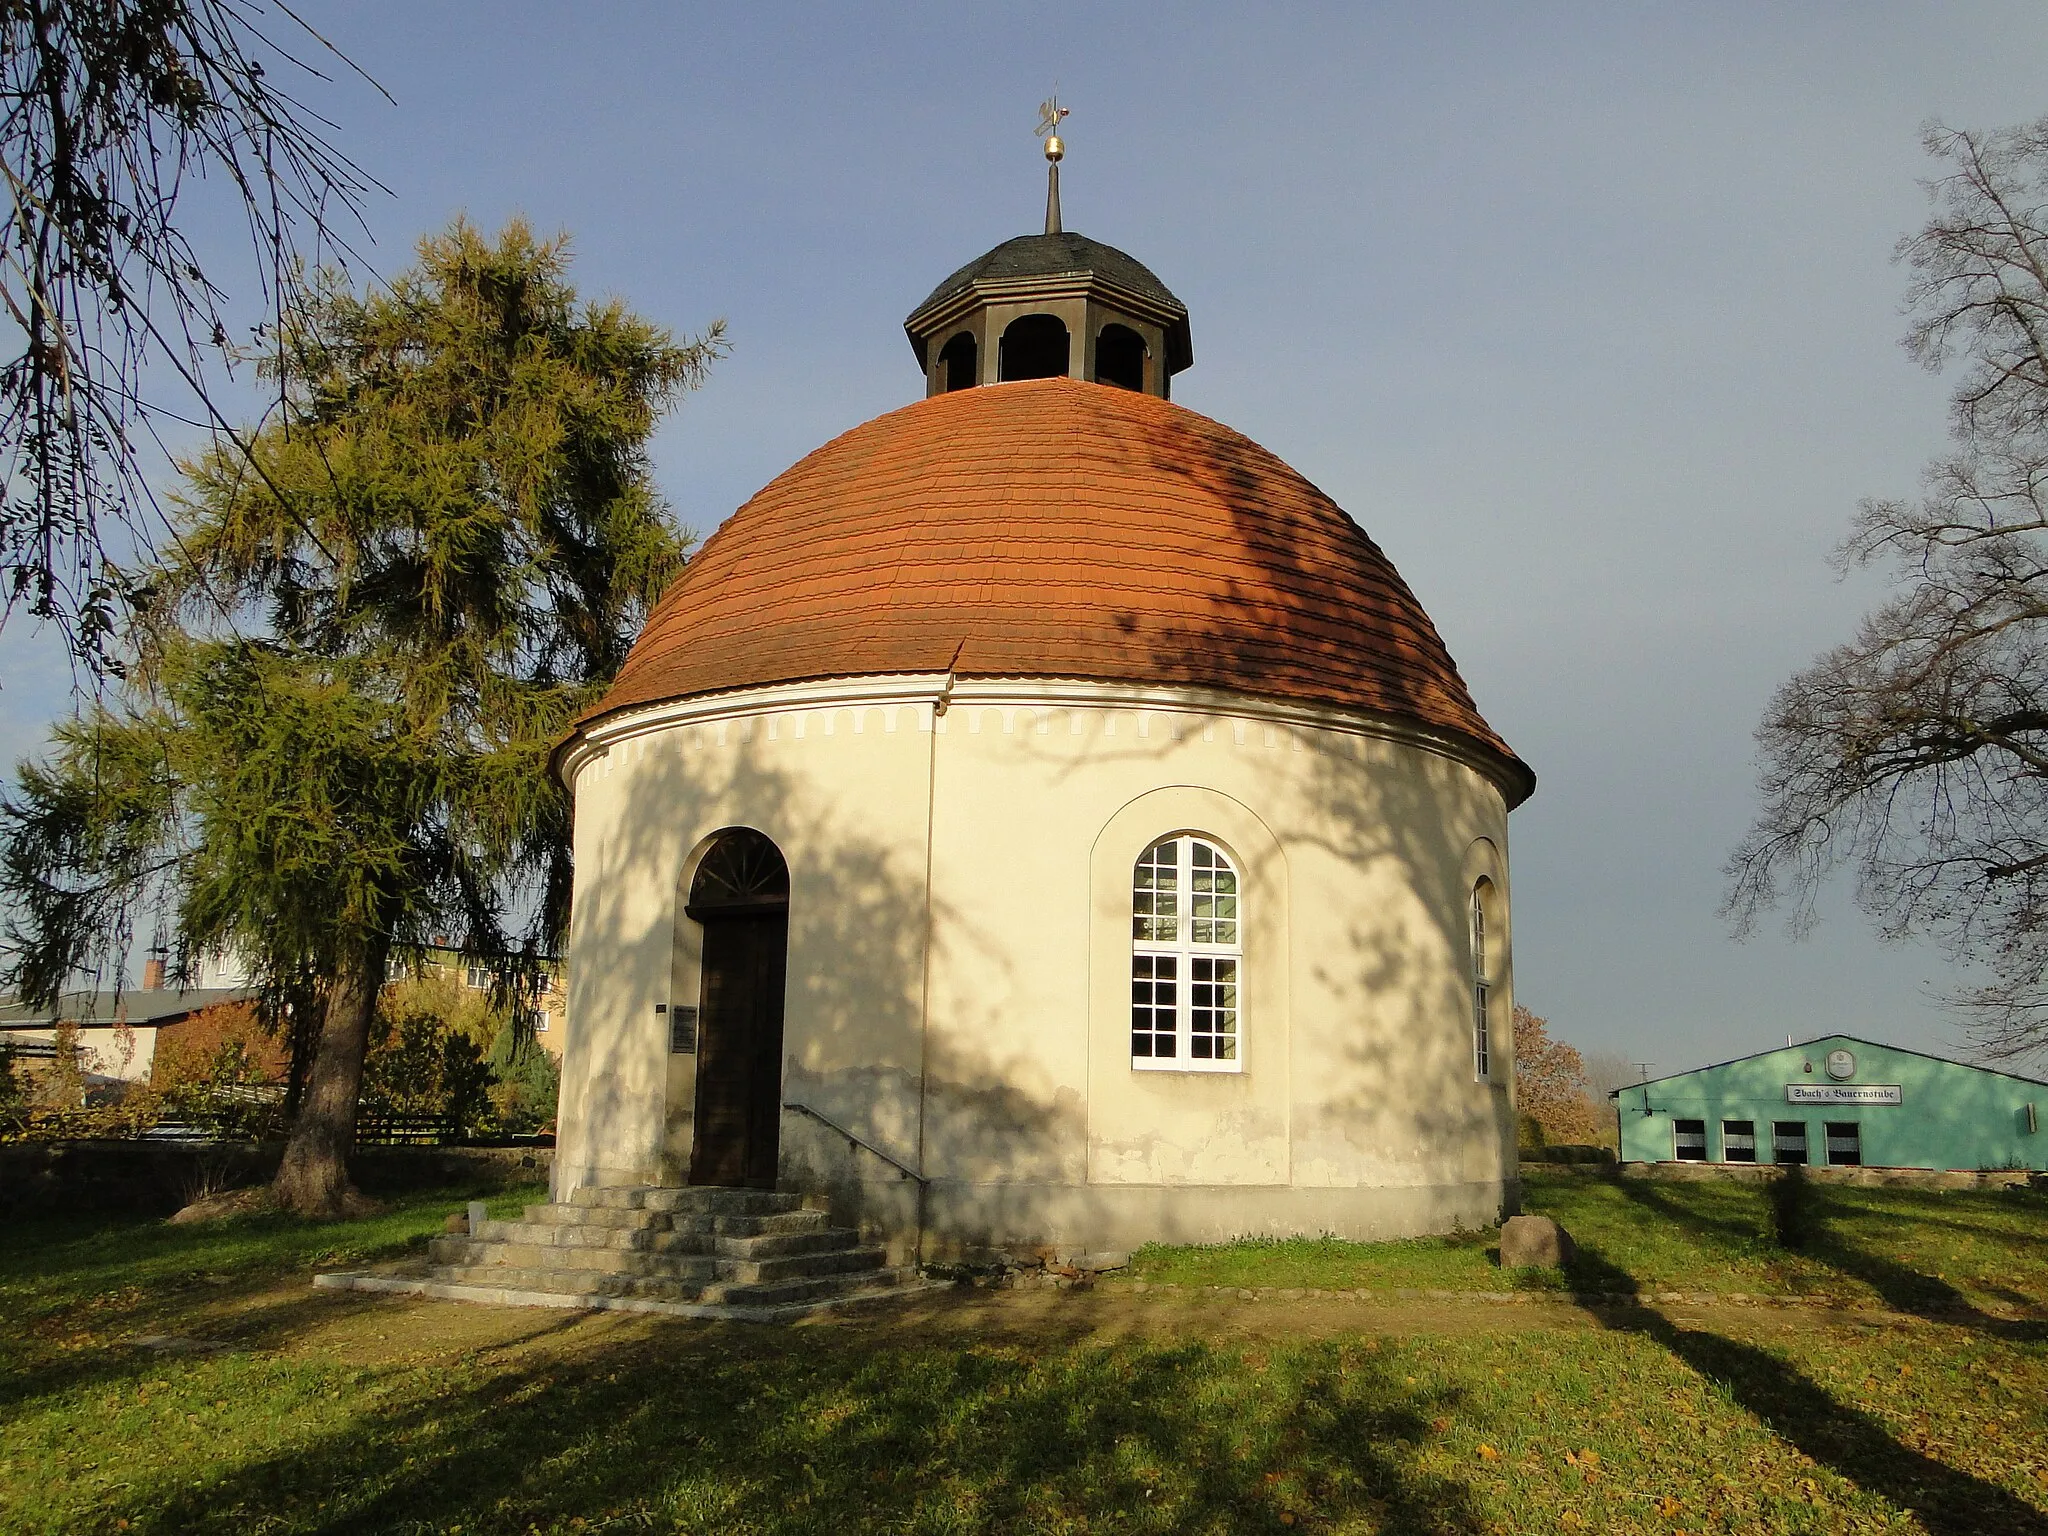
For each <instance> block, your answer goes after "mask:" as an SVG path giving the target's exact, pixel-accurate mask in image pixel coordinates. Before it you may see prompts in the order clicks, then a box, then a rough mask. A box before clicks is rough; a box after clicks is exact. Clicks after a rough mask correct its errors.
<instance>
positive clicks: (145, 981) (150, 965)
mask: <svg viewBox="0 0 2048 1536" xmlns="http://www.w3.org/2000/svg"><path fill="white" fill-rule="evenodd" d="M163 989H164V962H163V960H162V958H161V957H160V956H156V955H152V956H151V957H150V958H149V959H147V960H145V961H143V962H142V990H143V991H145V992H161V991H163Z"/></svg>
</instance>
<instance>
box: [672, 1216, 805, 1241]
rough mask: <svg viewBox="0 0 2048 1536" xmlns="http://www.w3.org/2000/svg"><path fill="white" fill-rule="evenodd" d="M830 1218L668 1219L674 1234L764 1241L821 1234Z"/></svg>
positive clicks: (738, 1217) (715, 1217) (709, 1217)
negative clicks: (773, 1237)
mask: <svg viewBox="0 0 2048 1536" xmlns="http://www.w3.org/2000/svg"><path fill="white" fill-rule="evenodd" d="M831 1220H832V1218H831V1217H830V1216H829V1215H827V1214H826V1213H825V1212H824V1211H781V1212H778V1213H776V1214H773V1215H769V1216H708V1215H690V1214H687V1213H682V1212H678V1213H677V1214H676V1215H674V1216H671V1217H669V1218H668V1221H669V1225H670V1227H671V1228H672V1229H673V1230H675V1231H677V1232H702V1233H707V1234H711V1233H715V1234H717V1235H718V1236H720V1237H767V1236H769V1235H770V1234H780V1233H786V1232H819V1231H823V1230H824V1229H825V1228H826V1227H827V1226H828V1225H829V1224H830V1223H831Z"/></svg>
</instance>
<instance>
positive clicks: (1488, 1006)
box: [1472, 880, 1493, 1082]
mask: <svg viewBox="0 0 2048 1536" xmlns="http://www.w3.org/2000/svg"><path fill="white" fill-rule="evenodd" d="M1492 899H1493V882H1492V881H1490V880H1481V881H1479V882H1478V883H1477V884H1475V885H1474V886H1473V887H1472V1075H1473V1076H1474V1077H1475V1078H1477V1079H1478V1080H1479V1081H1481V1082H1485V1081H1486V1080H1487V1079H1488V1078H1489V1077H1491V1076H1492V1075H1493V1040H1492V1033H1493V1016H1492V1014H1493V972H1492V970H1491V969H1490V964H1491V962H1490V959H1489V957H1488V954H1487V941H1488V937H1489V935H1488V933H1487V927H1488V919H1489V913H1488V911H1487V909H1488V907H1490V906H1491V905H1492Z"/></svg>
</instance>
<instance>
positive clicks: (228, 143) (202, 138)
mask: <svg viewBox="0 0 2048 1536" xmlns="http://www.w3.org/2000/svg"><path fill="white" fill-rule="evenodd" d="M294 46H297V47H299V48H300V49H301V50H302V52H294V51H293V48H294ZM323 55H324V56H325V57H326V58H328V59H330V60H339V59H340V55H338V54H336V53H335V52H334V51H333V50H332V49H331V48H329V47H328V46H327V45H326V44H325V43H324V42H323V41H322V40H321V39H320V38H319V37H318V36H317V35H316V34H315V33H314V32H312V30H311V29H310V28H308V27H307V26H306V25H305V24H304V23H303V22H301V21H300V20H299V18H298V17H297V16H296V15H295V14H294V13H293V12H292V11H291V10H290V9H289V8H288V7H287V6H286V5H284V4H282V3H280V0H269V3H266V0H0V183H4V189H0V190H4V194H5V197H6V200H7V205H8V206H7V209H6V217H5V220H4V222H0V476H4V479H0V613H11V612H13V611H14V610H15V609H16V608H17V607H23V606H25V607H26V609H27V610H28V611H29V612H30V613H32V614H35V615H37V616H38V617H41V618H44V619H48V620H50V621H52V622H54V623H55V624H57V625H58V626H59V627H60V629H61V630H62V631H63V633H64V634H65V636H66V638H67V639H68V640H69V642H70V644H71V647H72V649H73V651H74V653H75V654H76V655H77V656H78V657H79V658H80V659H81V660H82V661H84V662H85V663H86V664H87V665H88V666H89V667H92V668H94V669H97V668H98V667H100V666H102V665H104V664H107V662H108V661H109V657H108V653H107V650H106V641H107V638H108V636H109V635H110V634H111V632H112V629H113V626H114V624H115V622H116V620H117V618H118V616H119V609H120V605H121V601H122V598H123V596H124V594H123V592H122V590H121V577H120V575H119V573H118V571H117V570H116V569H115V566H114V563H113V562H112V561H110V560H109V558H108V556H109V553H110V551H109V549H108V541H109V539H110V538H113V537H115V536H116V535H118V534H122V533H126V534H131V535H140V536H142V537H141V538H140V542H141V543H142V544H144V545H145V547H146V546H147V544H148V543H150V542H152V540H151V539H150V538H149V537H147V535H148V534H149V533H151V532H154V530H153V529H145V528H143V527H141V526H140V517H139V512H140V511H141V510H143V509H147V508H149V507H150V506H151V501H150V497H149V491H148V487H147V485H146V484H145V482H144V480H143V477H142V475H141V473H140V471H139V467H138V450H139V448H140V447H141V446H142V444H143V442H145V441H146V440H147V439H148V437H149V436H151V435H153V434H154V432H155V430H156V425H155V424H156V419H157V416H158V414H159V413H158V412H157V411H155V410H153V409H152V408H151V406H150V405H149V404H148V402H147V401H146V400H145V397H144V394H143V386H144V379H145V374H146V373H147V372H148V370H150V369H151V368H154V367H161V368H164V369H167V370H169V372H170V373H174V374H176V375H177V376H179V377H181V378H182V379H183V381H184V384H185V386H186V387H187V389H188V391H189V392H190V394H191V395H192V396H193V397H194V398H195V399H196V400H197V401H198V402H199V409H200V411H201V414H202V416H203V417H204V418H206V419H205V420H202V421H201V423H200V425H203V426H210V427H214V428H221V427H224V426H225V425H226V423H225V421H224V419H223V418H222V416H221V414H220V412H218V411H217V410H215V409H214V408H213V405H212V403H211V391H212V388H213V380H214V379H215V378H216V377H217V368H218V367H219V365H221V364H222V363H224V362H226V361H228V360H229V359H230V358H231V357H232V354H233V343H232V341H231V338H230V336H229V334H228V328H227V325H226V323H225V319H224V312H223V311H224V304H225V302H226V294H225V293H224V291H223V289H222V288H221V287H220V286H218V284H217V283H216V281H215V279H214V278H213V277H210V276H209V275H208V273H207V271H206V268H205V265H204V263H203V262H202V259H201V256H200V254H199V252H198V251H197V250H196V249H195V247H194V245H193V243H192V241H191V240H190V239H189V238H188V237H187V234H186V232H185V229H184V227H183V226H182V225H181V223H180V217H181V211H182V210H181V204H182V203H183V202H184V200H185V199H186V198H187V197H189V196H190V194H191V189H192V187H193V185H194V184H195V183H197V182H199V181H201V180H211V181H213V182H215V183H216V184H218V185H219V186H221V187H223V188H224V189H225V192H226V195H227V196H229V197H230V198H232V199H233V201H234V202H235V203H238V204H239V206H240V208H241V211H242V213H243V215H244V217H245V218H246V220H247V225H248V233H249V237H250V241H251V244H252V245H253V248H254V254H255V257H256V271H257V275H258V278H259V280H260V281H261V282H262V283H263V284H264V285H265V289H266V291H265V298H266V300H267V301H268V302H269V304H270V305H271V306H272V307H273V312H274V308H275V306H276V305H278V304H282V303H286V302H288V301H289V299H290V297H291V296H292V295H293V294H294V293H295V292H297V291H299V285H298V284H297V283H296V282H295V281H294V280H293V278H294V273H295V270H296V268H297V266H298V264H299V262H300V260H301V258H305V259H307V260H310V261H315V262H317V261H318V260H320V259H321V258H322V257H323V256H328V255H331V254H332V252H333V251H334V250H335V249H336V246H335V244H334V242H333V240H332V238H331V237H332V233H333V228H334V219H335V216H336V215H337V214H340V215H342V216H343V217H345V218H346V219H347V220H349V221H350V222H352V223H353V222H356V221H357V216H358V215H359V211H360V210H359V200H360V199H361V198H362V197H363V196H364V195H365V194H366V193H367V192H368V191H369V190H370V188H371V185H372V183H371V182H370V181H369V179H368V178H367V177H366V176H364V175H363V173H362V172H361V171H360V170H359V169H358V168H357V167H356V166H355V165H354V164H353V163H352V162H350V161H349V160H348V158H347V157H346V156H344V155H342V154H341V153H339V152H338V151H337V150H336V149H335V148H334V147H333V145H332V143H331V142H330V139H329V132H330V125H329V124H328V123H327V122H325V121H324V120H323V119H321V118H320V117H319V116H318V115H317V114H316V113H315V112H314V111H313V110H312V109H311V108H309V107H308V106H307V105H305V104H304V103H303V102H301V101H300V100H298V99H297V98H296V97H295V96H293V95H292V94H291V88H290V87H289V86H288V85H286V84H282V83H280V82H281V81H285V80H288V79H290V78H291V77H292V76H294V75H296V76H297V77H298V78H299V79H301V80H319V79H324V78H325V77H324V76H323V75H322V74H321V72H320V70H319V69H318V68H317V67H316V66H315V64H314V63H313V62H312V60H314V59H315V58H318V57H320V56H323ZM163 382H164V383H165V384H169V382H170V380H169V377H168V375H167V376H166V377H165V379H164V380H163ZM112 553H114V554H115V555H117V556H118V555H122V554H126V553H128V552H127V551H125V550H120V549H116V550H114V551H112Z"/></svg>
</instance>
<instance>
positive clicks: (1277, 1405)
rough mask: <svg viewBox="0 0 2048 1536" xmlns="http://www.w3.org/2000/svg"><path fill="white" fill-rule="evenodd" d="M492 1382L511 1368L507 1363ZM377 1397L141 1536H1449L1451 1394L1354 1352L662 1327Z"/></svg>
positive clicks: (1458, 1519) (215, 1486) (1460, 1520)
mask: <svg viewBox="0 0 2048 1536" xmlns="http://www.w3.org/2000/svg"><path fill="white" fill-rule="evenodd" d="M501 1364H502V1362H501ZM512 1364H513V1366H514V1368H511V1369H500V1370H498V1371H497V1372H496V1373H495V1374H493V1375H491V1376H489V1377H488V1378H486V1379H482V1380H476V1381H472V1382H469V1383H467V1384H464V1385H460V1386H454V1385H451V1387H450V1388H449V1389H448V1390H443V1391H438V1392H432V1393H429V1394H426V1395H424V1396H422V1397H420V1398H418V1399H416V1400H413V1401H409V1402H405V1403H402V1404H391V1403H389V1402H388V1400H387V1405H386V1407H385V1408H384V1409H383V1410H382V1411H377V1412H369V1411H366V1412H365V1413H364V1414H363V1415H361V1416H359V1417H357V1418H356V1419H354V1420H353V1421H352V1422H351V1423H349V1424H348V1425H347V1427H346V1428H345V1429H344V1430H341V1431H338V1432H335V1433H331V1434H329V1435H328V1436H326V1437H325V1438H323V1439H320V1440H317V1441H314V1442H312V1443H300V1444H296V1445H294V1446H292V1447H291V1448H290V1450H289V1451H288V1452H280V1453H278V1454H275V1455H274V1456H272V1457H271V1458H270V1459H267V1460H263V1461H258V1462H253V1463H250V1464H247V1465H244V1466H241V1467H239V1468H236V1469H235V1470H233V1471H231V1472H229V1473H227V1474H226V1475H225V1476H223V1477H221V1478H219V1479H217V1480H215V1481H212V1482H210V1483H209V1484H208V1485H207V1486H205V1487H204V1488H194V1487H191V1486H176V1485H174V1486H168V1487H161V1488H156V1489H145V1488H138V1489H135V1490H134V1493H133V1496H132V1497H133V1498H134V1499H135V1500H136V1501H137V1502H138V1503H139V1505H140V1507H141V1508H142V1509H144V1510H146V1511H147V1512H148V1513H147V1518H146V1519H145V1520H143V1521H139V1522H137V1523H136V1528H137V1529H141V1530H148V1529H164V1530H186V1529H216V1528H226V1526H227V1525H229V1524H235V1523H254V1522H255V1521H256V1520H257V1519H259V1518H260V1519H261V1520H263V1521H265V1522H268V1523H266V1524H265V1527H264V1528H266V1529H288V1530H295V1531H306V1532H319V1533H323V1536H328V1533H332V1536H340V1533H344V1532H372V1531H374V1532H390V1531H400V1532H402V1531H412V1530H428V1529H441V1528H444V1527H448V1526H453V1525H456V1524H458V1523H459V1524H460V1525H461V1527H462V1529H463V1530H464V1531H478V1532H490V1531H503V1532H514V1531H520V1532H523V1531H526V1530H528V1529H530V1528H533V1527H539V1528H541V1529H553V1528H558V1527H562V1526H567V1525H569V1524H570V1523H571V1522H572V1521H573V1522H576V1523H577V1524H579V1525H580V1524H581V1523H582V1522H585V1521H588V1522H590V1523H591V1524H592V1525H593V1526H595V1525H601V1524H605V1523H607V1522H609V1523H611V1524H613V1525H616V1526H617V1527H619V1528H622V1529H639V1528H642V1527H651V1528H655V1529H663V1530H671V1529H673V1530H688V1531H700V1530H701V1531H720V1532H725V1531H740V1530H747V1531H773V1532H813V1531H815V1532H828V1531H830V1532H841V1531H849V1530H912V1531H940V1530H946V1531H961V1530H971V1531H993V1530H1003V1531H1011V1530H1021V1529H1047V1528H1059V1529H1067V1528H1071V1529H1095V1528H1098V1527H1101V1526H1105V1525H1111V1524H1113V1525H1114V1526H1115V1527H1116V1528H1117V1529H1123V1530H1139V1531H1161V1532H1166V1531H1174V1532H1179V1531H1213V1532H1218V1533H1230V1532H1239V1531H1271V1532H1275V1533H1278V1532H1283V1531H1287V1530H1289V1529H1301V1528H1304V1527H1305V1526H1312V1525H1320V1524H1322V1523H1323V1522H1333V1523H1342V1522H1357V1521H1361V1520H1363V1521H1370V1522H1371V1525H1372V1528H1374V1529H1376V1530H1381V1531H1389V1532H1403V1533H1418V1536H1419V1533H1424V1532H1428V1533H1437V1536H1457V1533H1476V1532H1478V1531H1480V1530H1481V1529H1483V1525H1482V1522H1481V1520H1480V1518H1479V1515H1478V1513H1477V1510H1476V1509H1475V1507H1474V1505H1473V1502H1472V1499H1471V1495H1470V1493H1469V1492H1468V1490H1467V1489H1465V1488H1464V1487H1463V1486H1462V1485H1460V1484H1459V1483H1456V1482H1454V1481H1452V1480H1450V1479H1447V1478H1445V1477H1442V1476H1440V1475H1438V1474H1436V1473H1433V1472H1431V1471H1429V1470H1427V1469H1425V1468H1424V1467H1423V1466H1422V1465H1421V1455H1420V1453H1421V1451H1422V1449H1423V1446H1424V1444H1425V1442H1426V1441H1427V1440H1428V1439H1429V1438H1430V1437H1431V1435H1432V1434H1433V1433H1435V1432H1436V1431H1435V1429H1434V1428H1433V1424H1435V1423H1440V1422H1441V1421H1442V1419H1443V1418H1444V1417H1445V1416H1446V1415H1448V1414H1450V1413H1452V1412H1454V1411H1455V1410H1456V1408H1457V1402H1456V1398H1455V1394H1451V1393H1445V1392H1431V1391H1428V1390H1426V1389H1425V1390H1418V1389H1417V1388H1416V1387H1415V1386H1413V1385H1412V1383H1411V1382H1410V1381H1408V1380H1407V1379H1404V1378H1400V1377H1397V1376H1395V1375H1393V1374H1392V1373H1391V1372H1390V1371H1389V1370H1388V1368H1387V1367H1386V1366H1385V1365H1383V1364H1382V1362H1381V1360H1380V1359H1379V1357H1378V1355H1377V1353H1376V1352H1375V1351H1374V1350H1373V1349H1372V1348H1371V1347H1370V1346H1369V1345H1367V1344H1364V1343H1358V1342H1353V1343H1349V1344H1340V1343H1328V1344H1315V1345H1305V1346H1300V1347H1295V1348H1286V1349H1277V1350H1274V1351H1273V1352H1272V1353H1271V1355H1270V1356H1268V1355H1266V1354H1265V1353H1263V1352H1261V1353H1259V1355H1258V1356H1257V1358H1256V1359H1246V1358H1243V1357H1241V1356H1239V1355H1238V1354H1237V1353H1236V1352H1234V1351H1231V1350H1227V1349H1218V1348H1215V1347H1212V1346H1209V1345H1206V1344H1200V1343H1176V1344H1161V1343H1157V1342H1154V1343H1150V1344H1142V1343H1137V1342H1129V1343H1117V1344H1111V1345H1107V1346H1103V1345H1065V1346H1063V1345H1050V1346H1047V1345H1039V1346H1037V1347H1018V1346H1014V1345H999V1346H991V1345H988V1344H969V1343H966V1342H964V1341H958V1340H954V1341H949V1342H946V1343H933V1342H930V1341H929V1340H928V1339H922V1338H920V1337H919V1335H918V1330H917V1328H916V1324H915V1320H914V1319H912V1318H906V1319H903V1320H901V1321H899V1322H898V1323H897V1324H895V1325H891V1326H885V1327H882V1328H878V1329H854V1328H810V1329H783V1328H777V1329H756V1330H746V1329H744V1328H743V1327H738V1326H732V1325H704V1324H682V1323H664V1324H657V1325H650V1326H649V1327H647V1328H646V1329H645V1330H643V1331H638V1332H636V1334H635V1335H634V1336H633V1337H631V1338H628V1339H623V1340H613V1341H611V1342H596V1343H592V1344H588V1345H586V1346H585V1347H582V1348H580V1349H569V1350H565V1351H562V1352H560V1353H557V1354H555V1355H554V1356H553V1358H551V1359H550V1360H548V1361H546V1362H544V1363H532V1362H513V1363H512Z"/></svg>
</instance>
